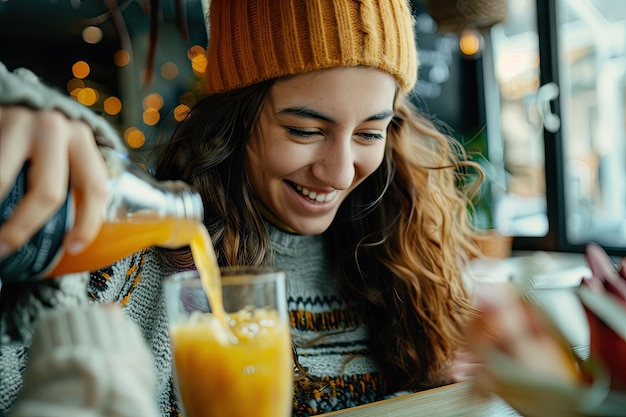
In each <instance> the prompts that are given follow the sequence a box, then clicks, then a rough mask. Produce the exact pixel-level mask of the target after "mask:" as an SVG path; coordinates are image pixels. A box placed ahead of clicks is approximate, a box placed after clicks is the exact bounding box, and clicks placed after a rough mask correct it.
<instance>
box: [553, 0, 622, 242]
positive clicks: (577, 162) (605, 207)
mask: <svg viewBox="0 0 626 417" xmlns="http://www.w3.org/2000/svg"><path fill="white" fill-rule="evenodd" d="M558 4H559V10H558V11H559V14H558V16H559V17H560V19H561V20H560V22H559V31H558V39H559V51H560V54H559V67H560V74H559V75H560V80H561V81H560V90H561V108H562V119H563V126H562V129H563V131H562V133H563V138H564V140H563V142H564V152H565V165H564V166H565V169H566V172H565V196H566V216H567V222H566V224H567V231H566V233H567V239H568V241H570V242H571V243H584V242H586V241H589V240H595V241H597V242H599V243H602V244H604V245H608V246H616V247H620V246H621V247H623V246H624V245H626V135H625V131H624V130H625V129H624V123H625V122H624V120H625V118H624V112H625V107H624V100H625V93H626V85H625V78H624V77H625V74H624V73H625V70H626V2H623V1H615V0H584V1H581V0H559V3H558Z"/></svg>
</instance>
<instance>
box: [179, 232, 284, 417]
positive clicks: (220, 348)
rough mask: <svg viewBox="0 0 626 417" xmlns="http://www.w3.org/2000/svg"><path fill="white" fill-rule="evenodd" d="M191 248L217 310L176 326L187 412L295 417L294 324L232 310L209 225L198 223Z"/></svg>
mask: <svg viewBox="0 0 626 417" xmlns="http://www.w3.org/2000/svg"><path fill="white" fill-rule="evenodd" d="M190 247H191V251H192V255H193V257H194V261H195V264H196V268H197V270H198V272H199V274H200V278H201V280H202V283H203V288H204V290H205V292H206V294H207V297H208V299H209V304H210V306H211V310H212V311H213V312H214V313H213V314H210V313H205V314H202V315H196V316H192V317H190V318H189V320H187V321H185V322H182V323H177V324H173V325H172V327H171V328H170V339H171V342H172V350H173V356H174V367H175V374H176V384H177V387H178V390H179V392H180V396H181V400H182V405H183V408H184V410H185V416H186V417H243V416H245V417H247V416H255V417H287V416H289V415H290V414H291V411H290V410H291V400H292V383H293V366H292V352H291V341H290V340H291V339H290V331H289V324H288V323H286V322H285V321H284V320H281V319H280V317H279V314H278V312H277V311H275V310H271V309H260V308H259V309H252V310H242V311H239V312H233V313H228V314H226V313H225V311H224V306H223V302H222V295H221V294H222V291H221V275H220V270H219V266H218V263H217V258H216V256H215V252H214V250H213V244H212V243H211V239H210V236H209V233H208V232H207V230H206V228H205V227H204V225H202V224H200V225H199V226H198V230H197V233H196V235H195V237H194V238H193V240H192V241H191V243H190ZM251 326H252V327H251ZM251 328H254V329H255V331H254V332H250V329H251Z"/></svg>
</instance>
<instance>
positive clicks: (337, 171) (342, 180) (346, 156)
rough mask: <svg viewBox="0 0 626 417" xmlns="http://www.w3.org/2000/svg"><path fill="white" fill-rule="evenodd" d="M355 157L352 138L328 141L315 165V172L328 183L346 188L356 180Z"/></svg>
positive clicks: (337, 187)
mask: <svg viewBox="0 0 626 417" xmlns="http://www.w3.org/2000/svg"><path fill="white" fill-rule="evenodd" d="M354 159H355V155H354V152H353V149H352V147H351V140H349V139H348V140H344V139H342V140H333V141H332V142H330V143H327V146H325V147H324V150H323V152H322V153H321V155H320V158H319V159H318V162H317V163H315V164H314V165H313V174H314V175H315V176H316V177H317V178H319V179H320V180H321V181H323V182H324V183H325V184H326V185H328V186H330V187H332V188H334V189H336V190H345V189H347V188H349V187H350V185H352V182H353V181H354V175H355V160H354Z"/></svg>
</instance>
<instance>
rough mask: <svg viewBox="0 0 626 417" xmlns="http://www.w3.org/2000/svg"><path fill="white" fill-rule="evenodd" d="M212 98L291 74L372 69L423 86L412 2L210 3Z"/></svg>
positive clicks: (255, 0) (251, 0) (290, 0)
mask: <svg viewBox="0 0 626 417" xmlns="http://www.w3.org/2000/svg"><path fill="white" fill-rule="evenodd" d="M209 1H210V5H209V12H208V16H207V19H208V24H209V47H208V50H207V61H208V62H207V68H206V71H207V72H206V88H207V92H208V93H209V94H215V93H221V92H225V91H230V90H235V89H237V88H241V87H246V86H249V85H252V84H256V83H258V82H261V81H265V80H269V79H272V78H278V77H283V76H286V75H294V74H301V73H305V72H309V71H315V70H319V69H324V68H332V67H347V66H358V65H364V66H369V67H375V68H379V69H381V70H383V71H386V72H388V73H389V74H391V75H393V76H394V77H395V78H396V79H397V80H398V83H399V85H400V88H401V89H402V91H405V92H407V91H409V90H411V89H412V88H413V86H414V85H415V81H416V79H417V66H418V61H417V49H416V45H415V35H414V32H413V17H412V15H411V11H410V8H409V5H408V4H407V3H406V0H209Z"/></svg>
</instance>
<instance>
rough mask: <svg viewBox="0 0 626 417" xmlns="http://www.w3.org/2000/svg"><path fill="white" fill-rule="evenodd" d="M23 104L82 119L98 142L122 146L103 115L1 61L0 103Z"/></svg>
mask: <svg viewBox="0 0 626 417" xmlns="http://www.w3.org/2000/svg"><path fill="white" fill-rule="evenodd" d="M4 104H7V105H8V104H22V105H25V106H29V107H32V108H34V109H41V110H49V109H55V110H59V111H61V112H62V113H64V114H65V115H66V116H67V117H69V118H70V119H73V120H82V121H84V122H85V123H87V125H89V127H91V129H92V130H93V132H94V136H95V137H96V140H97V141H98V144H99V145H101V146H108V147H111V148H115V149H118V150H120V151H122V150H124V149H125V147H124V144H123V142H122V140H121V139H120V137H119V134H118V133H117V132H116V131H115V129H113V127H112V126H111V125H110V124H109V123H108V122H107V121H106V120H104V119H102V118H101V117H99V116H98V115H97V114H96V113H94V112H93V111H92V110H91V109H89V108H88V107H85V106H83V105H82V104H80V103H78V102H77V101H75V100H74V99H72V98H71V97H69V96H67V95H65V94H62V93H61V92H60V91H57V90H55V89H54V88H51V87H50V86H47V85H45V84H44V83H42V82H41V80H40V79H39V78H38V77H37V76H36V75H35V74H33V73H32V72H31V71H29V70H27V69H25V68H18V69H16V70H14V71H13V72H11V71H9V70H8V69H7V68H6V66H5V65H4V64H2V63H1V62H0V105H4Z"/></svg>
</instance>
